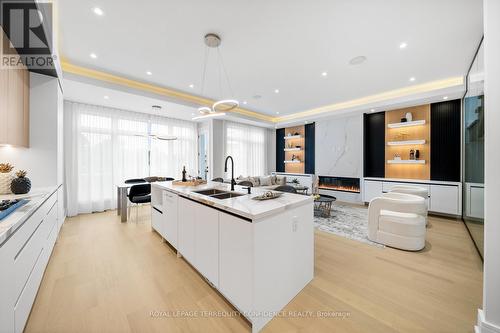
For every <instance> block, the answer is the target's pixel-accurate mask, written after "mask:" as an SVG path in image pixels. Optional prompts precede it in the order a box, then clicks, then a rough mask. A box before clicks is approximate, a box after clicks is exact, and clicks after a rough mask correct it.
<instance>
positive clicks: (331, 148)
mask: <svg viewBox="0 0 500 333" xmlns="http://www.w3.org/2000/svg"><path fill="white" fill-rule="evenodd" d="M362 137H363V116H362V115H359V114H357V115H350V116H343V117H335V118H327V119H321V120H320V121H317V122H316V152H315V158H316V174H317V175H321V176H339V177H353V178H361V177H362V174H363V170H362V153H363V150H362V148H363V140H362Z"/></svg>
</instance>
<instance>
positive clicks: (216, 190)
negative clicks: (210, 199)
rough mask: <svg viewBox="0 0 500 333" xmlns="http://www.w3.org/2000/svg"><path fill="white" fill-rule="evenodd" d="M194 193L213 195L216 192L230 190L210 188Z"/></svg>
mask: <svg viewBox="0 0 500 333" xmlns="http://www.w3.org/2000/svg"><path fill="white" fill-rule="evenodd" d="M194 193H198V194H203V195H210V196H212V195H214V194H220V193H228V192H227V191H223V190H218V189H216V188H210V189H208V190H202V191H194Z"/></svg>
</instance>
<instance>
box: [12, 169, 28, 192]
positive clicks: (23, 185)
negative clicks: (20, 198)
mask: <svg viewBox="0 0 500 333" xmlns="http://www.w3.org/2000/svg"><path fill="white" fill-rule="evenodd" d="M26 174H27V172H26V171H24V170H19V171H18V172H16V176H17V178H14V180H12V182H11V184H10V190H11V191H12V193H14V194H26V193H28V192H29V191H30V190H31V180H30V179H29V178H27V177H26Z"/></svg>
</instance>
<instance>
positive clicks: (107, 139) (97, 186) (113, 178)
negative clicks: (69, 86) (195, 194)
mask: <svg viewBox="0 0 500 333" xmlns="http://www.w3.org/2000/svg"><path fill="white" fill-rule="evenodd" d="M64 115H65V117H64V120H65V126H64V128H65V147H64V148H65V170H66V175H65V177H66V179H65V180H66V190H67V205H68V207H67V208H68V215H69V216H74V215H77V214H80V213H91V212H95V211H104V210H107V209H114V208H116V187H115V185H116V184H117V183H120V182H122V181H124V180H125V179H128V178H143V177H146V176H149V175H158V176H172V177H178V175H179V174H180V168H181V167H179V165H181V164H182V165H186V170H188V171H189V172H191V171H190V170H192V169H195V168H196V157H197V156H196V149H197V148H196V137H197V135H196V124H194V123H191V122H183V121H177V120H173V119H168V118H163V117H153V116H150V115H147V114H142V113H137V112H130V111H123V110H118V109H112V108H107V107H103V106H95V105H88V104H82V103H76V102H71V101H65V102H64ZM162 126H163V127H162ZM177 128H179V129H177ZM162 130H164V132H162ZM178 132H181V133H183V134H184V136H182V137H181V136H180V135H179V139H178V140H176V141H159V140H154V139H151V138H150V137H149V134H168V135H176V134H175V133H178ZM172 151H175V152H176V154H174V153H173V152H172ZM149 155H151V156H149Z"/></svg>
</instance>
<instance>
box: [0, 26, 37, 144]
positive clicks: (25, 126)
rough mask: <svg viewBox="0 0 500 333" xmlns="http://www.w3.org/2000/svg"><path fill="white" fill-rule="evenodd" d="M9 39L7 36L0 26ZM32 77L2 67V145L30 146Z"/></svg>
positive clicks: (0, 117)
mask: <svg viewBox="0 0 500 333" xmlns="http://www.w3.org/2000/svg"><path fill="white" fill-rule="evenodd" d="M0 33H1V34H2V35H3V36H2V38H5V39H6V40H7V41H8V39H7V36H6V35H5V34H4V32H3V30H2V29H1V28H0ZM29 96H30V77H29V72H28V69H27V68H26V67H24V66H23V65H21V66H20V68H19V69H3V68H2V69H0V119H2V121H1V122H0V145H12V146H19V147H28V146H29Z"/></svg>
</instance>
